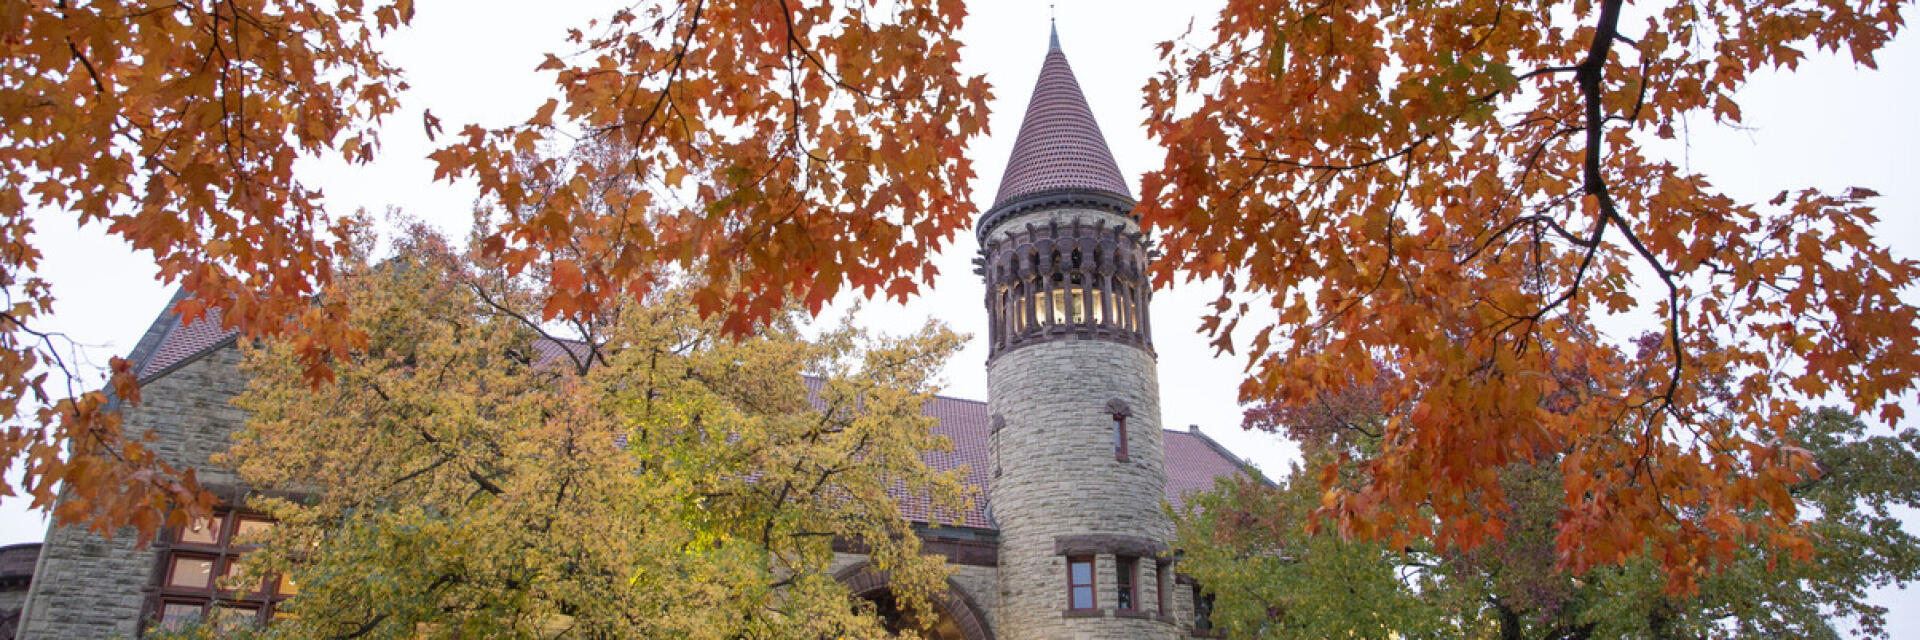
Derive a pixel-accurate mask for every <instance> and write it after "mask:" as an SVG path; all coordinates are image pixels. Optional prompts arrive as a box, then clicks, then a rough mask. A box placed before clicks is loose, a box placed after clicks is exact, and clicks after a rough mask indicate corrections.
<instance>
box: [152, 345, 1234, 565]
mask: <svg viewBox="0 0 1920 640" xmlns="http://www.w3.org/2000/svg"><path fill="white" fill-rule="evenodd" d="M207 315H208V317H207V318H203V319H201V320H199V321H197V322H194V323H193V324H190V325H186V326H184V327H183V326H179V325H178V316H176V315H174V314H172V313H170V312H169V313H167V314H164V316H163V319H162V320H161V321H162V322H167V323H170V325H171V326H170V327H168V328H167V329H166V333H165V335H164V336H163V337H162V338H161V339H160V343H159V344H158V345H156V346H155V348H154V350H153V353H152V355H151V357H149V358H147V361H146V363H144V364H142V365H141V366H140V377H141V378H142V379H143V380H144V379H146V378H148V377H149V376H152V375H156V374H158V373H160V372H162V371H165V370H166V368H167V367H169V366H172V365H174V364H176V363H179V362H182V361H185V360H187V359H189V358H192V357H195V356H197V355H199V354H200V353H201V352H204V351H207V350H209V349H211V348H212V347H214V346H217V345H219V344H222V343H223V342H224V341H225V340H226V339H227V338H230V337H232V336H233V335H234V332H232V331H227V330H223V329H221V328H220V323H219V315H218V311H217V310H210V311H209V312H208V314H207ZM545 342H546V341H542V343H543V344H537V345H535V351H536V352H538V353H539V354H540V355H541V356H542V357H543V358H557V357H560V355H561V347H558V346H556V345H553V344H544V343H545ZM807 383H808V387H809V388H817V384H818V383H817V382H816V381H815V380H813V379H811V378H809V379H808V380H807ZM922 411H924V412H925V413H926V414H927V415H929V416H933V417H934V418H935V419H937V420H939V424H938V425H936V426H935V427H934V428H933V431H934V433H937V434H939V435H943V436H946V437H947V439H949V440H951V441H952V442H953V450H952V451H944V452H943V451H930V452H927V453H926V456H927V462H928V464H929V465H931V466H932V467H933V468H934V469H937V470H940V471H950V470H954V469H960V468H965V469H966V483H967V486H969V487H971V488H973V489H975V490H976V494H975V497H974V500H973V504H972V505H971V507H970V508H969V509H968V510H967V512H966V513H964V514H960V515H961V518H960V526H964V527H971V528H976V529H993V528H996V527H994V526H993V524H992V522H991V521H989V520H988V518H987V484H988V482H990V480H991V478H990V477H989V476H988V472H989V470H990V465H989V463H988V461H987V434H988V432H989V430H990V420H989V418H988V413H987V403H985V402H981V401H979V400H965V399H961V398H950V397H946V396H935V397H934V398H933V399H932V400H931V401H929V402H927V404H926V406H925V407H924V408H923V409H922ZM1165 444H1166V459H1167V462H1166V470H1167V489H1166V495H1167V501H1168V502H1170V503H1172V504H1173V505H1174V506H1175V507H1176V508H1177V507H1179V506H1180V505H1181V503H1182V498H1184V497H1185V496H1186V495H1187V494H1188V493H1189V492H1192V491H1196V490H1206V489H1210V488H1212V487H1213V479H1214V478H1215V477H1217V476H1230V475H1233V474H1235V473H1240V472H1241V465H1240V463H1239V462H1238V461H1236V460H1234V459H1233V457H1232V456H1231V455H1230V454H1227V453H1226V452H1225V450H1224V449H1222V448H1220V446H1219V445H1218V444H1215V443H1213V442H1212V441H1211V440H1208V439H1207V438H1206V436H1202V435H1199V434H1197V433H1191V432H1187V431H1173V430H1167V431H1166V432H1165ZM894 497H895V498H896V499H898V500H899V501H900V507H901V511H902V512H903V513H904V515H905V516H906V517H907V519H908V520H911V521H913V522H932V521H933V520H934V519H933V518H932V515H933V514H932V513H931V510H930V509H931V505H930V504H929V503H928V501H927V500H925V499H923V498H920V497H918V496H912V495H908V494H906V492H904V491H903V492H899V493H897V494H896V495H895V496H894ZM940 520H941V522H939V524H942V525H945V524H948V522H950V521H951V520H952V518H941V519H940Z"/></svg>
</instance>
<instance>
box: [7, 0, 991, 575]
mask: <svg viewBox="0 0 1920 640" xmlns="http://www.w3.org/2000/svg"><path fill="white" fill-rule="evenodd" d="M964 15H965V11H964V9H963V7H962V6H961V4H960V3H959V2H958V1H957V0H908V1H905V2H897V3H888V4H887V5H885V6H876V5H873V4H871V3H851V4H849V3H836V2H823V1H815V0H788V1H781V2H758V1H745V0H677V1H673V2H660V3H646V4H644V5H642V6H638V7H635V8H632V9H628V10H621V11H619V12H617V13H615V14H614V15H612V16H610V17H609V19H607V20H604V21H594V22H593V23H591V24H587V25H580V27H579V28H576V29H573V30H571V31H570V32H569V33H568V34H567V35H568V37H567V38H566V40H565V41H564V43H556V44H558V45H559V46H560V48H561V50H563V51H568V52H571V53H567V54H565V55H550V56H548V57H547V58H546V60H545V61H544V63H542V62H541V61H538V60H529V61H528V65H529V66H533V65H536V64H537V65H538V66H539V69H540V70H542V71H547V72H552V74H553V77H554V80H555V85H556V88H557V90H558V93H559V94H560V98H558V99H557V100H553V101H549V102H547V103H546V104H545V105H544V106H542V107H540V108H539V109H537V110H536V111H535V112H534V113H532V114H530V117H529V119H528V120H527V121H526V122H525V123H523V124H520V125H514V126H509V127H504V128H495V129H488V128H485V127H482V126H480V125H478V124H473V125H467V126H464V127H461V128H459V129H458V136H457V137H454V138H452V139H450V140H448V139H443V142H444V143H445V144H446V146H445V147H444V148H442V149H440V150H439V151H437V152H435V153H434V154H433V157H434V159H435V160H436V161H437V162H438V165H439V174H438V177H441V178H446V179H449V180H464V179H471V180H474V181H476V182H477V183H478V185H479V186H480V188H481V191H482V193H483V194H484V195H485V196H486V197H487V198H488V200H489V201H490V202H493V203H495V204H496V205H498V209H497V210H496V211H495V212H494V216H493V217H491V218H489V219H487V220H485V221H483V222H484V224H483V226H484V227H485V228H486V229H488V230H489V231H488V232H487V233H486V234H484V235H483V236H482V237H480V238H477V239H476V242H477V243H478V246H479V247H481V248H482V249H483V252H484V253H485V255H486V256H487V257H488V259H489V260H491V261H493V262H494V263H496V264H500V265H503V266H505V267H506V268H507V269H508V270H509V271H511V272H513V273H521V272H523V271H524V270H527V269H529V268H534V269H536V270H537V271H538V272H540V273H542V274H544V275H545V276H546V277H547V278H548V281H547V282H546V283H545V288H546V289H547V290H548V293H547V294H546V295H544V296H543V297H542V302H541V305H540V308H539V309H536V311H538V312H539V315H540V316H541V317H542V318H544V319H549V320H551V319H558V318H571V319H577V320H582V321H587V322H593V321H595V320H596V319H597V318H600V317H601V316H605V315H607V314H611V313H613V312H614V311H613V310H614V309H617V308H619V307H620V306H621V304H622V303H621V302H620V301H621V300H624V299H625V297H624V296H639V295H646V294H647V293H648V292H650V291H651V290H652V288H653V287H658V286H664V285H665V283H667V282H669V281H673V282H679V283H689V282H697V283H699V284H694V285H688V286H690V287H691V288H690V289H688V290H687V291H686V292H685V293H684V294H685V295H687V296H688V297H689V298H690V300H691V301H692V303H693V304H694V305H695V306H696V308H698V309H699V310H700V311H701V313H702V314H703V315H706V316H718V317H722V318H724V320H723V322H724V326H725V327H726V328H727V329H728V330H729V332H731V333H733V334H735V335H738V334H741V333H743V332H745V331H747V330H749V329H751V328H753V327H755V326H757V325H756V324H755V323H756V322H764V321H768V320H769V319H771V318H773V317H774V316H776V315H779V314H781V313H784V312H785V310H786V309H787V308H788V307H789V304H790V303H793V302H804V303H806V304H807V305H810V306H811V307H812V308H813V309H816V310H817V309H818V308H819V306H820V304H822V303H823V302H824V301H825V300H827V299H829V298H831V297H832V296H833V295H835V294H836V293H839V292H841V291H844V290H847V289H850V288H857V289H860V290H861V291H863V292H864V293H866V294H868V295H871V294H873V293H874V292H875V291H877V290H880V289H881V288H884V290H885V292H886V293H887V294H888V295H893V296H900V297H904V296H906V295H908V294H910V293H912V292H913V291H915V290H916V287H917V286H918V283H919V282H921V279H923V278H931V277H932V276H933V275H934V270H933V268H932V267H931V266H930V264H929V263H928V262H927V260H926V256H927V255H928V254H929V253H930V252H931V251H933V250H936V249H938V248H939V247H940V246H942V245H943V244H944V243H945V242H946V241H947V240H948V239H950V238H951V237H952V235H953V233H954V232H955V230H957V229H959V228H961V227H963V226H964V225H965V224H966V223H967V222H968V220H969V219H970V216H971V214H972V212H973V207H972V205H971V204H970V203H969V202H968V191H967V185H968V180H969V179H970V178H971V177H972V170H971V169H970V165H969V164H968V163H967V161H966V160H965V159H964V158H963V157H962V153H963V152H964V150H965V148H966V145H967V143H968V141H969V140H970V139H971V138H972V137H973V136H975V135H977V134H979V133H980V132H982V130H983V129H984V126H985V107H984V103H985V100H986V98H987V90H986V84H985V83H984V81H983V80H982V79H981V78H979V77H977V76H974V77H963V76H962V75H960V74H959V73H958V72H957V71H956V70H955V68H954V66H953V65H954V62H955V60H957V58H958V50H959V46H960V43H959V42H958V41H957V40H956V39H955V38H954V37H953V34H954V32H955V31H956V30H957V29H958V28H959V26H960V23H961V20H962V19H963V17H964ZM412 18H413V2H412V0H391V1H386V2H383V1H379V0H375V1H372V2H369V1H367V0H341V1H337V2H310V1H307V0H223V1H221V2H204V1H198V0H192V1H186V2H106V1H86V0H27V1H24V2H10V3H7V4H6V5H5V6H4V7H0V32H4V33H6V34H8V35H7V36H6V37H4V38H0V55H4V59H5V60H6V64H4V65H0V78H3V79H0V113H4V114H5V117H4V118H3V119H0V163H3V164H4V167H5V169H4V171H5V176H4V181H5V182H4V188H0V238H4V240H5V242H6V246H8V247H10V249H8V250H7V251H5V252H0V273H4V278H3V279H0V288H4V290H5V291H6V294H7V296H8V300H7V301H6V304H7V306H6V308H5V309H4V310H0V410H4V411H5V415H7V416H8V417H10V418H15V420H14V422H13V423H12V424H13V425H14V426H12V427H10V428H9V429H8V430H7V432H6V433H5V434H4V437H3V438H0V462H6V463H8V465H9V466H11V465H13V464H17V463H19V462H20V461H24V466H25V469H26V474H25V477H24V480H23V481H22V484H21V485H20V487H19V488H22V489H24V490H25V491H26V492H28V493H29V494H31V495H32V496H33V500H34V505H35V506H36V507H39V508H53V504H54V502H55V498H56V495H55V493H56V491H57V490H61V489H57V488H61V487H64V489H63V490H64V492H65V497H64V498H61V499H60V505H59V506H58V508H57V509H56V510H55V513H54V515H55V516H57V518H58V519H59V520H60V521H62V522H73V521H82V520H85V521H88V522H90V523H91V524H92V526H93V528H95V529H96V530H99V531H101V532H110V531H112V530H113V529H114V528H115V527H117V526H120V525H133V526H135V527H136V528H137V530H138V531H139V533H140V536H141V537H142V539H143V540H144V539H145V538H146V537H147V536H149V535H151V534H152V533H153V532H154V531H155V530H156V529H157V527H159V526H161V525H163V524H169V523H170V524H175V525H178V524H181V523H183V522H185V519H186V518H187V517H188V516H189V514H190V513H204V510H205V509H206V508H207V505H208V500H207V496H206V494H205V493H204V492H202V491H200V490H199V488H198V486H197V484H196V483H195V481H194V477H193V474H192V471H191V470H189V469H176V468H173V467H171V466H169V465H167V464H166V463H165V462H164V461H161V460H159V459H158V458H156V457H155V456H154V455H153V454H152V452H151V451H150V450H149V449H147V448H146V447H145V446H143V445H142V444H141V437H140V434H131V433H123V430H122V426H121V424H120V419H119V415H118V413H117V411H116V410H115V409H116V408H117V406H116V404H115V402H116V400H117V401H118V402H124V403H131V402H137V401H138V400H139V388H138V381H137V380H136V378H135V372H134V371H133V369H132V366H131V365H130V364H129V363H126V362H123V361H119V360H115V361H114V362H113V363H112V366H111V381H110V384H109V385H108V389H110V393H109V391H108V390H101V391H98V392H89V391H85V389H83V388H81V387H79V386H76V385H78V384H80V383H78V382H73V383H69V384H68V385H67V387H66V389H64V390H61V389H58V388H57V387H58V386H59V383H58V381H59V380H62V379H66V380H73V381H77V380H79V379H80V378H82V377H84V375H83V374H86V373H87V371H86V370H85V367H84V366H82V365H81V364H80V363H78V362H76V361H75V358H74V354H75V351H76V349H75V345H74V344H72V343H71V342H70V341H69V340H67V339H66V338H65V337H64V336H62V335H60V334H58V333H57V332H54V331H52V330H50V329H49V328H48V327H47V326H46V324H47V322H48V314H49V313H50V312H51V309H52V305H53V300H54V297H53V295H54V292H53V290H52V288H51V287H50V285H49V284H48V283H47V282H46V281H45V280H44V279H42V278H40V277H38V276H36V275H35V270H36V269H37V268H38V266H39V264H40V258H41V253H40V250H39V249H38V248H37V247H36V245H35V238H34V235H33V232H34V230H35V228H36V227H35V225H36V224H48V223H54V222H56V221H62V222H64V221H75V222H77V223H78V224H79V225H80V226H82V227H92V228H104V230H105V232H106V233H107V234H109V235H112V236H116V237H118V238H122V239H124V240H126V241H127V242H128V243H129V244H130V245H131V246H132V247H134V248H135V249H137V250H140V251H145V252H149V253H151V254H152V255H153V257H154V260H155V261H156V263H157V264H158V266H159V272H160V274H159V275H160V279H161V280H162V281H163V282H167V283H179V284H180V285H182V286H183V287H184V288H185V289H186V290H187V292H188V293H190V294H191V296H190V298H189V299H187V300H186V301H185V302H182V303H181V304H180V305H179V308H178V311H180V312H181V313H182V314H183V316H184V319H185V320H187V321H192V320H194V319H196V318H199V317H201V316H202V314H206V313H208V312H209V311H216V312H217V313H216V314H215V315H214V316H213V317H215V318H217V319H218V320H219V321H220V322H221V323H223V324H224V325H226V326H228V327H230V328H237V329H240V330H242V331H244V332H245V333H247V334H248V335H250V336H253V337H259V338H271V339H275V340H283V339H284V340H288V341H290V342H289V344H290V345H291V346H292V347H293V348H294V349H296V350H297V352H298V355H299V357H300V359H301V363H302V367H303V372H302V373H303V375H304V376H305V378H306V379H307V381H308V382H309V383H312V384H322V383H325V382H326V381H328V380H330V379H331V377H332V376H333V372H332V370H331V367H332V366H333V364H334V363H336V362H340V361H343V360H344V359H345V356H346V355H347V354H349V353H351V352H353V351H354V350H355V349H357V348H359V347H360V346H361V345H362V341H363V340H364V339H365V336H363V335H361V334H359V333H356V332H355V331H354V330H353V329H352V328H351V327H350V326H349V325H348V324H347V322H346V319H347V317H348V314H349V313H350V312H349V311H348V310H347V309H346V308H345V307H344V306H343V305H344V302H343V301H342V300H338V299H329V300H320V299H318V298H317V297H316V293H317V292H319V291H322V290H323V289H324V288H325V287H326V286H327V285H328V283H329V282H331V280H332V279H333V276H334V270H335V267H334V261H336V260H338V259H340V257H341V256H342V255H343V252H345V251H346V250H347V248H346V244H345V243H347V242H349V241H350V240H349V239H348V238H347V237H346V233H347V231H348V230H347V228H346V227H345V226H343V225H344V224H345V223H344V218H342V217H341V216H340V212H329V211H327V210H326V209H325V207H324V206H323V201H322V199H321V193H320V192H319V191H318V190H317V189H316V188H314V187H313V186H312V185H310V184H308V183H306V182H304V181H303V180H302V179H301V177H300V176H299V175H296V173H295V165H296V164H297V163H299V162H301V161H305V160H311V159H323V160H324V159H333V160H343V161H346V162H349V163H361V162H366V161H368V160H370V159H371V158H373V157H374V155H375V153H376V152H377V151H378V150H379V137H378V133H379V130H378V127H379V125H381V124H382V118H383V117H384V116H386V115H389V114H391V113H393V112H394V111H395V110H396V109H397V108H398V106H399V104H398V101H397V98H398V96H399V94H400V92H401V90H403V89H404V88H405V84H404V83H403V82H402V81H401V79H400V78H401V70H400V69H398V68H396V67H394V66H393V65H392V64H390V63H389V62H388V61H386V60H385V59H383V57H382V55H381V51H380V49H379V46H378V45H379V42H380V39H381V38H382V37H386V36H389V35H391V34H393V33H395V32H396V30H397V29H401V28H403V27H404V26H405V25H407V24H408V22H409V21H410V20H412ZM425 106H427V107H429V108H431V107H432V106H433V105H425ZM424 125H425V126H426V127H427V131H428V133H429V135H430V136H432V135H438V134H440V133H442V127H443V125H442V123H441V122H440V121H439V120H438V119H437V118H435V117H433V116H432V115H431V111H428V112H426V116H425V122H424ZM409 126H411V125H409ZM570 140H571V141H578V142H581V143H584V144H593V145H600V146H602V147H604V148H607V149H616V148H617V149H620V150H621V151H620V152H619V153H617V154H615V153H612V152H608V153H603V154H602V155H600V156H598V157H596V158H594V159H592V160H591V161H577V159H576V160H567V159H565V157H564V156H560V155H549V154H544V153H542V152H541V150H540V149H538V148H539V147H541V146H542V145H545V144H557V145H560V146H562V147H566V146H569V145H571V144H572V142H570ZM561 254H564V255H605V256H610V257H611V259H610V260H606V261H604V262H597V263H594V264H585V263H582V262H579V261H573V260H565V259H563V260H559V261H554V260H552V258H553V256H555V255H561ZM706 257H712V258H713V259H712V260H708V261H702V258H706ZM694 271H697V272H698V273H697V274H695V275H698V276H700V277H698V278H693V279H686V278H679V276H682V275H686V274H688V273H689V272H694ZM50 376H51V377H50ZM49 379H51V380H53V381H55V382H54V383H52V384H51V385H50V384H49V383H48V380H49ZM50 386H51V387H55V388H50ZM14 490H15V487H12V486H9V485H6V484H0V494H5V495H11V494H12V492H13V491H14Z"/></svg>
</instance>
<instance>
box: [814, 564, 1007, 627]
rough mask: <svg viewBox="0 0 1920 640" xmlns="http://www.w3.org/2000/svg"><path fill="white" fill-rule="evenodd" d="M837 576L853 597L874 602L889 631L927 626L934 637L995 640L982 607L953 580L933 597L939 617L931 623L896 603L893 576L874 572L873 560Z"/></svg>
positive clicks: (848, 568)
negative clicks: (908, 614)
mask: <svg viewBox="0 0 1920 640" xmlns="http://www.w3.org/2000/svg"><path fill="white" fill-rule="evenodd" d="M834 579H836V580H839V581H840V583H841V584H844V585H847V590H848V591H849V592H852V594H853V596H854V597H856V598H862V599H865V600H867V601H869V602H872V603H873V604H874V607H875V609H877V610H878V611H879V613H880V618H881V621H882V622H883V623H884V624H885V625H887V630H888V631H896V632H897V631H902V630H905V629H910V628H911V629H928V630H930V632H931V633H932V635H931V636H929V637H930V638H931V639H932V640H993V630H992V629H990V628H988V627H987V621H986V618H985V617H984V616H982V615H981V614H980V608H979V607H978V606H976V605H975V604H974V602H973V599H972V598H971V597H968V595H967V593H966V591H965V590H963V589H961V588H960V585H958V584H955V583H954V582H953V580H951V579H949V580H947V589H946V591H945V592H944V593H941V594H939V595H938V596H936V597H935V598H934V602H933V605H934V608H935V609H938V611H936V612H934V613H935V615H937V616H939V618H938V619H937V620H933V621H932V624H923V621H920V620H914V619H911V618H910V617H907V616H906V614H905V613H904V612H902V611H901V610H900V608H899V607H898V606H897V605H896V604H895V603H894V599H893V589H892V582H893V581H892V579H891V578H889V577H888V576H887V574H886V572H884V571H875V570H874V569H873V566H872V565H871V564H870V563H867V562H861V563H859V564H856V565H853V566H851V567H847V568H846V569H843V570H841V571H840V573H838V574H836V575H835V576H834Z"/></svg>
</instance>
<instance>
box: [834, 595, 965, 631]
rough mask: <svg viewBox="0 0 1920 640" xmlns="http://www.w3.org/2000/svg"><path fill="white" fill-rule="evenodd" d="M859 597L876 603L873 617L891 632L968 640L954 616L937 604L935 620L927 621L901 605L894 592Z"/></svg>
mask: <svg viewBox="0 0 1920 640" xmlns="http://www.w3.org/2000/svg"><path fill="white" fill-rule="evenodd" d="M860 598H862V599H864V600H866V601H867V602H870V603H872V604H873V609H874V614H875V615H877V616H879V618H880V624H881V626H883V627H885V628H886V630H887V632H888V633H894V634H904V633H906V632H915V633H918V634H920V635H919V637H922V638H926V640H967V636H966V634H964V633H962V632H961V631H960V625H959V624H958V623H956V622H954V620H953V616H950V615H948V614H947V612H946V611H942V610H940V607H939V606H938V605H935V606H934V607H933V609H934V611H933V613H932V615H933V618H934V619H933V620H931V621H928V620H925V619H924V614H920V613H919V612H915V611H909V610H907V609H906V608H904V607H902V606H900V603H899V601H897V600H895V599H894V597H893V590H892V589H878V590H875V591H872V592H869V593H866V594H862V595H861V596H860ZM928 622H931V623H932V624H928ZM907 637H912V636H907Z"/></svg>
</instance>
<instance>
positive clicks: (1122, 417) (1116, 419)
mask: <svg viewBox="0 0 1920 640" xmlns="http://www.w3.org/2000/svg"><path fill="white" fill-rule="evenodd" d="M1113 459H1115V460H1126V459H1127V416H1126V414H1123V413H1116V414H1113Z"/></svg>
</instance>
